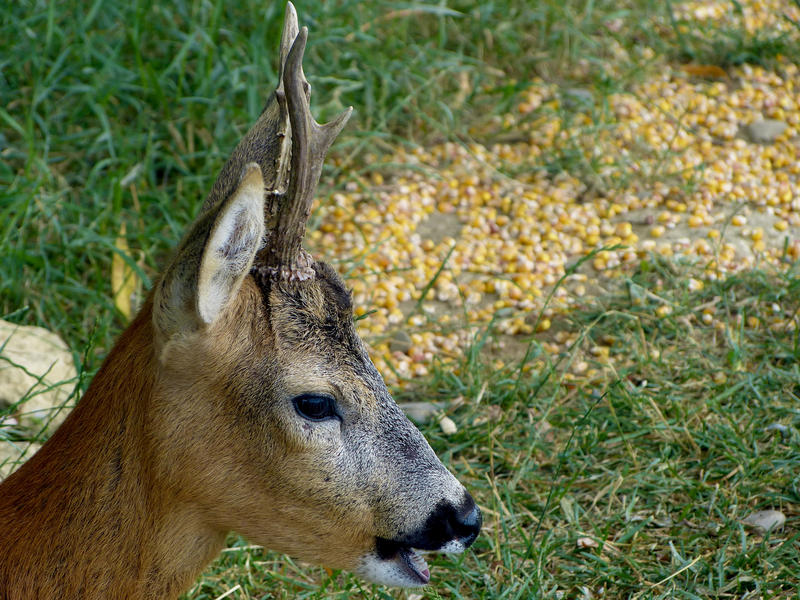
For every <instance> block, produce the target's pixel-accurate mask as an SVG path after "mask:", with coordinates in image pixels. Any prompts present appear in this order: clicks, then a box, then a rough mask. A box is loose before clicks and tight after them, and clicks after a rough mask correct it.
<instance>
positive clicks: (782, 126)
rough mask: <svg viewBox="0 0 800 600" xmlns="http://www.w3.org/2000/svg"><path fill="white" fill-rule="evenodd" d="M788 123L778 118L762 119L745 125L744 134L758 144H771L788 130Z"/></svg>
mask: <svg viewBox="0 0 800 600" xmlns="http://www.w3.org/2000/svg"><path fill="white" fill-rule="evenodd" d="M787 127H788V125H787V124H786V123H784V122H783V121H778V120H777V119H762V120H760V121H753V122H752V123H750V124H748V125H745V126H744V128H743V129H744V134H745V136H746V137H747V138H748V139H749V140H750V141H751V142H755V143H757V144H770V143H772V142H774V141H775V140H776V139H778V137H780V135H781V134H782V133H783V132H784V131H786V128H787Z"/></svg>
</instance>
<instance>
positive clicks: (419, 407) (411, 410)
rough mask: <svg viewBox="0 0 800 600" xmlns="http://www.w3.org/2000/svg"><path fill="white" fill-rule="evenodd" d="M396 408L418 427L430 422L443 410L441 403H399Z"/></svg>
mask: <svg viewBox="0 0 800 600" xmlns="http://www.w3.org/2000/svg"><path fill="white" fill-rule="evenodd" d="M398 406H399V407H400V408H401V409H402V410H403V412H404V413H406V416H407V417H408V418H409V419H411V420H412V421H414V422H415V423H419V424H420V425H422V424H425V423H427V422H428V421H430V420H431V418H432V417H433V415H435V414H436V413H437V412H438V411H440V410H442V408H443V406H442V403H441V402H400V403H398Z"/></svg>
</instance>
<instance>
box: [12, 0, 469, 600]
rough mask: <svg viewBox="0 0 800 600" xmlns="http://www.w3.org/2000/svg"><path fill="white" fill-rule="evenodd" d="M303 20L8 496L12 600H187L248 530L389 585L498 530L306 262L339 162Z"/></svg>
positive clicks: (342, 298)
mask: <svg viewBox="0 0 800 600" xmlns="http://www.w3.org/2000/svg"><path fill="white" fill-rule="evenodd" d="M307 36H308V30H307V28H305V27H303V28H302V29H299V28H298V22H297V13H296V11H295V9H294V7H293V6H292V4H291V3H289V4H288V5H287V8H286V15H285V21H284V27H283V32H282V35H281V41H280V61H279V83H278V86H277V89H276V90H275V91H274V93H272V94H271V95H270V96H269V98H268V101H267V103H266V106H265V108H264V110H263V111H262V113H261V115H260V117H259V118H258V120H257V121H256V123H255V124H254V125H253V127H252V128H251V129H250V130H249V132H248V133H247V134H246V135H245V136H244V137H243V138H242V139H241V141H240V142H239V144H238V145H237V146H236V148H235V149H234V150H233V152H232V153H231V155H230V157H229V159H228V161H227V163H226V164H225V165H224V167H223V168H222V170H221V172H220V174H219V175H218V177H217V179H216V181H215V182H214V184H213V186H212V188H211V191H210V192H209V194H208V196H207V197H206V199H205V201H204V203H203V204H202V207H201V210H200V212H199V215H198V216H197V218H196V219H195V221H194V222H193V223H192V224H191V225H190V227H189V228H188V230H187V231H186V233H185V235H184V237H183V239H182V241H181V242H180V243H179V245H178V248H177V250H176V252H175V254H174V257H173V258H172V260H171V262H170V263H169V265H168V266H167V267H166V269H165V270H164V271H163V272H162V274H161V275H160V277H159V278H158V279H156V280H155V283H154V286H153V289H152V290H151V291H150V292H149V293H148V295H147V297H146V299H145V300H144V301H143V304H142V307H141V309H140V310H139V312H138V314H137V315H136V316H135V318H134V319H133V320H132V322H131V323H130V325H129V326H128V327H127V329H126V330H125V331H124V332H123V333H122V334H121V335H120V337H119V339H118V340H117V342H116V344H115V345H114V346H113V348H112V349H111V350H110V352H109V354H108V355H107V357H106V358H105V360H104V362H103V364H102V366H101V368H100V369H99V370H98V372H97V374H96V375H95V377H94V378H93V380H92V381H91V383H90V385H89V387H88V389H87V391H86V392H85V394H84V395H83V397H82V398H81V400H80V401H79V402H78V403H77V404H76V406H75V408H74V409H73V411H72V412H71V413H70V415H69V416H68V417H67V419H66V420H65V422H64V423H63V424H62V425H61V426H60V427H59V428H58V429H57V430H56V431H55V432H54V434H53V435H52V436H51V437H50V439H49V440H48V441H47V442H46V443H45V444H44V446H43V447H42V448H41V449H40V450H39V451H38V452H37V453H36V454H34V455H33V456H32V457H31V458H30V460H28V461H27V462H26V463H25V464H23V465H22V466H21V467H20V468H19V469H18V470H17V471H15V472H14V473H12V474H11V475H10V476H9V477H8V478H7V479H5V480H4V481H3V482H2V483H0V599H2V600H29V599H55V598H59V599H78V598H80V599H82V600H92V599H99V598H103V599H127V600H136V599H145V598H147V599H156V598H159V599H161V598H176V597H177V596H178V595H179V594H180V593H182V592H183V591H185V590H186V589H188V588H189V587H190V586H191V585H192V583H193V582H194V581H195V579H196V578H197V577H198V576H199V574H200V573H201V571H202V569H203V567H204V566H205V565H207V564H208V563H209V562H210V561H212V560H213V559H214V557H215V556H216V555H217V554H218V553H219V552H220V551H221V550H222V548H223V547H224V545H225V540H226V536H227V535H228V534H229V533H230V532H237V533H238V534H240V535H243V536H244V537H246V538H247V539H248V540H249V541H251V542H253V543H255V544H258V545H262V546H264V547H266V548H269V549H272V550H275V551H278V552H282V553H285V554H288V555H291V556H294V557H296V558H299V559H301V560H303V561H307V562H309V563H313V564H319V565H324V566H327V567H329V568H335V569H343V570H348V571H351V572H353V573H355V574H356V575H358V576H360V577H362V578H364V579H366V580H367V581H371V582H375V583H378V584H384V585H389V586H399V587H413V586H422V585H425V584H427V583H429V581H430V570H429V567H428V564H427V562H426V560H425V558H424V556H423V554H425V553H426V552H437V551H438V552H463V551H464V550H465V549H466V548H467V547H469V546H470V544H472V542H473V541H474V540H475V539H476V537H477V535H478V533H479V531H480V528H481V512H480V510H479V508H478V506H477V505H476V503H475V501H474V500H473V498H472V497H471V496H470V494H469V493H468V492H467V491H466V489H465V488H464V486H463V485H462V484H461V483H460V482H459V481H458V480H457V479H456V477H455V476H454V475H453V474H452V473H451V472H450V471H449V470H448V469H447V468H446V467H445V466H444V465H443V464H442V462H441V461H440V460H439V458H438V457H437V456H436V454H435V453H434V451H433V450H432V448H431V447H430V445H429V444H428V442H427V441H426V440H425V438H424V437H423V435H422V434H421V433H420V431H419V430H418V429H417V428H416V427H415V426H414V425H413V424H412V423H411V422H410V421H409V420H408V419H407V418H406V416H405V415H404V413H403V412H402V411H401V409H400V408H399V407H398V406H397V404H396V403H395V402H394V400H393V399H392V396H391V395H390V393H389V391H388V389H387V387H386V385H385V383H384V380H383V379H382V377H381V375H380V374H379V373H378V371H377V369H376V368H375V366H374V365H373V363H372V362H371V361H370V358H369V356H368V353H367V349H366V346H365V344H364V343H363V342H362V340H361V339H360V338H359V336H358V334H357V332H356V328H355V323H354V317H353V306H352V301H351V295H350V293H349V292H348V290H347V288H346V287H345V285H344V283H343V281H342V279H341V278H340V276H339V275H338V274H337V273H336V271H335V270H334V269H333V268H332V267H331V266H330V265H328V264H327V263H325V262H322V261H317V260H315V259H314V258H313V257H312V256H311V255H310V254H309V253H308V252H307V251H306V250H305V249H304V248H303V245H302V243H303V238H304V236H305V229H306V221H307V219H308V218H309V215H310V212H311V206H312V202H313V198H314V195H315V193H316V188H317V186H318V183H319V178H320V174H321V171H322V164H323V160H324V158H325V155H326V153H327V151H328V149H329V147H330V146H331V144H332V143H333V141H334V139H335V138H336V137H337V136H338V134H339V133H340V131H341V130H342V128H343V127H344V126H345V123H346V122H347V120H348V118H349V117H350V114H351V112H352V108H350V109H348V110H346V111H345V112H343V113H342V114H341V115H340V116H338V117H337V118H336V119H334V120H332V121H331V122H329V123H326V124H324V125H321V124H319V123H317V122H316V121H315V120H314V118H313V116H312V115H311V111H310V107H309V99H310V94H311V88H310V85H309V83H308V81H307V80H306V78H305V75H304V73H303V68H302V60H303V53H304V50H305V47H306V41H307Z"/></svg>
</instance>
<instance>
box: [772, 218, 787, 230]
mask: <svg viewBox="0 0 800 600" xmlns="http://www.w3.org/2000/svg"><path fill="white" fill-rule="evenodd" d="M773 227H774V228H775V229H777V230H778V231H786V230H787V229H788V228H789V224H788V223H787V222H786V221H784V220H783V219H781V220H780V221H777V222H776V223H775V224H774V225H773Z"/></svg>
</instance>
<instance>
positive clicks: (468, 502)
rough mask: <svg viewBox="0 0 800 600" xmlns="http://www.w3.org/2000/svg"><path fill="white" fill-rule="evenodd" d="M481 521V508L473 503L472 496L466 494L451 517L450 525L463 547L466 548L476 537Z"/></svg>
mask: <svg viewBox="0 0 800 600" xmlns="http://www.w3.org/2000/svg"><path fill="white" fill-rule="evenodd" d="M482 522H483V517H482V516H481V510H480V509H479V508H478V505H477V504H475V501H474V500H473V499H472V496H470V495H469V494H466V496H465V498H464V502H463V504H462V505H461V506H460V507H459V509H458V510H456V511H455V513H454V516H453V517H452V518H451V525H450V527H451V528H452V530H453V532H454V533H455V534H456V539H457V540H458V541H459V542H461V543H462V544H463V545H464V548H467V547H469V546H470V545H471V544H472V542H474V541H475V538H477V537H478V533H480V530H481V523H482Z"/></svg>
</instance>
